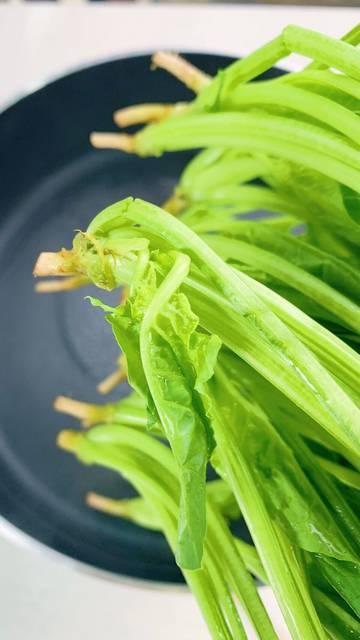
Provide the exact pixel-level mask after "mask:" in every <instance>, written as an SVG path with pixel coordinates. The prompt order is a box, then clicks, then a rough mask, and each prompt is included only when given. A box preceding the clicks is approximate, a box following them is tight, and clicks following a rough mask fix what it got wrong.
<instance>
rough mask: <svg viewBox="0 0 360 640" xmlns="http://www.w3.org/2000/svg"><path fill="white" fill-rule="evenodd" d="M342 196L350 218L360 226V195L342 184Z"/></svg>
mask: <svg viewBox="0 0 360 640" xmlns="http://www.w3.org/2000/svg"><path fill="white" fill-rule="evenodd" d="M341 194H342V197H343V202H344V207H345V209H346V211H347V212H348V214H349V216H350V217H351V218H352V219H353V220H354V221H355V222H356V223H357V224H360V193H358V192H357V191H354V190H353V189H350V188H349V187H347V186H346V185H344V184H342V185H341Z"/></svg>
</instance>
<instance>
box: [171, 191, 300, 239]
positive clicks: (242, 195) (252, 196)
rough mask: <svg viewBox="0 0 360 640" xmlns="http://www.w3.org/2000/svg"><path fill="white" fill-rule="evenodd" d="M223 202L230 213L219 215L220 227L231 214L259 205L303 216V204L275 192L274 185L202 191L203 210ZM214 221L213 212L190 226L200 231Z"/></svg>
mask: <svg viewBox="0 0 360 640" xmlns="http://www.w3.org/2000/svg"><path fill="white" fill-rule="evenodd" d="M194 202H196V200H195V201H194ZM220 205H222V206H223V207H224V209H225V210H226V211H227V215H222V216H220V215H218V216H217V218H216V228H219V229H221V228H222V226H223V225H226V224H228V223H229V217H231V218H230V219H232V220H233V215H234V213H236V214H239V213H244V212H249V211H254V210H257V209H264V210H266V211H271V212H274V213H283V214H285V215H291V216H296V217H297V218H300V219H301V218H303V217H304V215H303V213H304V211H303V207H302V206H301V204H299V203H296V202H294V201H293V200H291V198H287V197H286V196H282V195H280V194H277V193H275V192H274V191H273V190H272V189H269V188H267V187H260V186H255V185H246V186H237V185H235V186H230V185H229V186H222V187H217V188H215V187H214V188H212V187H210V188H209V189H208V191H207V193H205V192H204V193H203V199H202V202H201V209H202V210H204V209H206V210H209V207H212V208H214V207H216V206H220ZM229 205H230V206H229ZM181 219H182V220H183V221H186V220H187V216H186V213H185V214H184V215H183V216H182V218H181ZM211 223H212V218H211V217H210V215H208V216H206V217H205V216H203V217H202V218H201V220H200V223H198V224H197V225H196V226H195V224H193V223H192V224H191V228H192V229H194V230H195V231H196V232H197V233H199V231H207V230H208V229H210V230H211ZM189 224H190V223H189Z"/></svg>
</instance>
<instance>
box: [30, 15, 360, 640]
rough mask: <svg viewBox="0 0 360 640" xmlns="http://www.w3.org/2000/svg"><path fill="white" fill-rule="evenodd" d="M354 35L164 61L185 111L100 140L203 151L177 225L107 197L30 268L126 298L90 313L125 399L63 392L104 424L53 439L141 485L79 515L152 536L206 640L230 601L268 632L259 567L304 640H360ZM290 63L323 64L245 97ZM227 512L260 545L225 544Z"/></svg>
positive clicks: (151, 151)
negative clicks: (203, 60) (123, 372)
mask: <svg viewBox="0 0 360 640" xmlns="http://www.w3.org/2000/svg"><path fill="white" fill-rule="evenodd" d="M359 41H360V28H359V26H358V25H357V26H356V27H355V28H354V29H353V30H352V31H351V32H350V33H349V34H346V36H344V39H343V41H338V40H334V39H332V38H328V37H327V36H324V35H322V34H318V33H315V32H312V31H309V30H307V29H303V28H300V27H295V26H289V27H287V28H285V29H284V30H283V32H282V33H281V34H280V36H278V37H277V38H275V39H274V40H273V41H271V42H270V43H268V44H266V45H264V46H263V47H261V48H260V49H259V50H257V51H255V52H254V53H252V54H250V55H249V56H247V57H246V58H244V59H243V60H240V61H237V62H235V63H234V64H233V65H230V66H229V67H228V68H227V69H225V70H223V71H221V72H219V73H218V74H217V76H216V77H215V78H213V79H211V78H209V77H208V76H205V75H204V74H201V72H200V71H198V70H196V69H194V68H193V67H187V63H186V62H185V61H181V60H179V59H178V58H176V57H175V58H174V56H173V57H172V58H171V56H170V58H171V60H172V63H173V64H175V66H176V68H177V71H176V70H175V74H177V75H179V76H182V77H184V80H185V81H187V84H189V85H190V86H192V87H194V88H195V90H196V92H197V97H196V98H195V100H194V101H193V102H192V103H189V104H187V105H180V106H175V107H174V108H171V106H169V105H167V106H166V108H161V105H157V106H158V107H159V108H157V109H155V111H156V117H155V115H154V114H155V111H154V109H151V108H147V107H149V105H148V106H147V105H140V107H139V106H138V107H137V118H138V120H137V122H139V121H140V120H139V118H140V116H139V113H140V111H141V112H142V115H141V118H143V119H144V120H146V117H148V118H149V120H150V121H151V119H153V120H154V119H155V120H157V123H156V124H151V125H150V126H147V127H145V128H144V129H142V130H140V131H139V132H138V133H136V134H135V136H129V135H127V134H110V135H108V136H107V137H106V140H104V139H101V134H96V135H95V136H93V137H92V140H93V141H94V143H95V144H97V143H98V146H106V145H107V144H110V146H113V147H115V148H119V149H123V150H126V151H132V152H136V153H138V154H140V155H159V154H161V153H162V152H164V151H176V150H180V149H197V148H203V151H201V152H200V153H199V154H198V155H197V156H196V157H195V158H194V159H193V160H192V161H191V162H190V163H189V165H188V166H187V167H186V169H185V171H184V172H183V174H182V176H181V177H180V180H179V184H178V185H177V187H176V188H175V190H174V192H173V194H172V195H171V197H170V198H169V200H168V201H167V202H166V203H165V209H167V210H168V211H169V213H165V211H163V210H161V209H160V208H158V207H155V206H154V205H150V204H148V203H145V202H143V201H141V200H133V199H131V198H128V199H126V200H123V201H121V202H118V203H115V204H114V205H112V206H111V207H108V208H107V209H105V210H104V211H102V212H101V213H100V214H98V215H97V216H96V217H95V218H94V220H93V221H92V222H91V223H90V225H89V227H88V229H87V230H86V231H85V232H80V233H78V234H77V235H76V236H75V239H74V242H73V248H72V249H71V250H69V251H67V250H64V249H63V250H62V251H61V252H59V254H55V255H52V254H45V259H40V260H39V264H38V266H37V268H36V273H38V274H42V275H46V273H51V274H52V275H54V274H57V273H58V274H59V275H62V276H63V275H66V274H69V275H70V276H71V277H72V278H74V277H75V279H76V282H77V284H79V283H80V282H81V283H83V282H92V283H94V284H95V285H96V286H98V287H99V288H102V289H107V290H112V289H115V288H117V287H120V286H122V285H126V286H127V287H128V290H129V295H128V298H127V300H126V301H125V300H122V301H121V303H120V304H119V306H117V307H114V308H112V307H109V306H108V305H105V304H103V303H102V302H101V301H99V300H95V299H91V302H92V303H93V304H94V305H95V306H99V307H100V308H102V309H103V311H104V312H105V314H106V317H107V320H108V322H110V324H111V326H112V329H113V333H114V337H115V339H116V341H117V343H118V345H119V347H120V349H121V350H122V351H123V354H124V356H122V357H126V362H127V371H128V380H129V383H130V385H131V386H132V388H133V389H134V391H135V393H134V394H133V395H132V396H131V397H130V398H129V399H125V400H121V401H119V402H117V403H112V404H105V405H96V404H86V403H81V402H78V401H73V400H71V399H66V398H61V397H60V398H58V399H57V401H56V408H58V409H59V410H61V411H64V412H65V413H70V414H71V415H75V416H76V417H78V418H79V419H80V420H81V421H82V422H83V424H84V425H85V426H91V425H93V424H97V423H100V426H97V427H93V428H92V429H90V430H89V431H87V432H83V433H82V434H74V433H69V432H65V434H64V433H63V434H62V435H61V436H60V444H62V446H64V447H65V448H68V449H70V450H72V451H73V452H75V453H76V455H77V456H78V457H79V459H80V460H82V461H83V462H85V463H90V464H94V463H95V464H101V465H103V466H106V467H108V468H110V469H113V470H115V471H117V472H120V473H122V474H123V475H124V476H125V477H126V478H127V479H128V480H130V481H131V482H132V484H133V485H134V487H135V488H136V489H137V491H138V493H139V494H140V496H139V497H137V498H135V499H132V500H120V501H114V500H109V499H107V498H103V497H101V496H97V495H96V494H91V496H90V498H89V500H90V504H92V505H93V506H94V507H95V508H98V509H101V510H104V511H105V512H107V513H108V514H110V513H111V514H114V515H117V516H121V517H125V518H128V519H131V520H132V521H134V522H136V523H138V524H140V525H141V526H147V527H149V528H153V529H160V530H162V531H163V532H164V534H165V536H166V537H167V539H168V541H169V544H170V546H171V548H172V549H173V551H174V553H175V555H176V558H177V561H178V564H179V565H180V567H181V568H182V570H183V573H184V576H185V578H186V580H187V581H188V584H189V585H190V588H191V589H192V590H193V592H194V594H195V596H196V598H197V600H198V602H199V605H200V607H201V609H202V611H203V614H204V617H205V619H206V621H207V624H208V626H209V630H210V633H211V635H212V637H213V638H214V639H215V640H223V639H224V638H225V639H226V638H228V639H229V640H230V638H240V639H243V638H246V632H245V630H244V627H243V624H242V622H241V619H240V617H239V614H238V611H237V608H236V605H235V602H234V600H233V598H232V593H234V594H235V595H236V597H237V599H238V600H239V602H240V603H241V605H242V607H243V609H244V611H245V612H246V614H247V616H248V617H249V619H250V620H251V622H252V624H253V627H254V629H255V630H256V632H257V635H258V637H259V638H261V639H263V640H268V639H272V638H276V634H275V632H274V630H273V628H272V625H271V622H270V620H269V617H268V615H267V613H266V611H265V609H264V607H263V605H262V603H261V600H260V599H259V596H258V594H257V591H256V586H255V584H254V581H253V579H252V577H251V576H250V574H249V571H250V572H251V573H253V574H255V575H258V576H259V577H260V578H261V579H262V580H263V581H266V582H268V583H269V584H270V586H271V587H272V589H273V592H274V594H275V596H276V598H277V600H278V603H279V605H280V608H281V610H282V613H283V616H284V619H285V621H286V623H287V625H288V628H289V631H290V633H291V637H292V638H294V639H295V640H304V639H306V640H317V639H325V638H328V637H330V638H333V639H335V640H344V639H347V638H356V637H360V626H359V621H358V618H359V616H360V602H359V588H358V585H359V582H360V555H359V552H360V533H359V532H360V527H359V517H358V514H359V506H360V505H359V487H360V483H359V470H360V392H359V386H358V381H359V375H360V356H359V353H358V351H359V340H360V337H359V336H360V307H359V303H360V284H359V283H360V279H359V267H360V260H359V246H360V226H359V222H360V214H359V211H360V206H359V203H360V200H359V192H360V189H359V184H360V182H359V177H360V155H359V151H360V125H359V121H358V113H359V111H360V88H359V87H360V52H359V50H358V49H357V48H356V45H357V44H358V43H359ZM291 52H297V53H300V54H302V55H305V56H306V57H308V58H310V59H311V60H313V62H312V63H311V64H310V65H309V66H308V67H306V68H305V70H304V71H302V72H300V73H294V74H289V75H287V76H285V77H281V78H275V79H272V80H265V81H261V82H257V83H255V84H248V83H249V81H250V80H252V79H254V78H256V76H257V75H258V74H259V73H260V72H262V71H264V70H266V69H267V68H268V67H269V66H270V65H271V64H273V63H275V62H277V61H278V60H279V59H280V58H281V57H283V56H285V55H289V54H290V53H291ZM163 55H164V56H165V58H166V55H167V54H163ZM170 67H171V65H170ZM170 67H169V68H170ZM179 69H181V72H179ZM187 73H190V75H191V74H193V76H194V74H195V76H196V78H197V81H196V82H195V81H194V82H190V80H189V78H187V80H186V74H187ZM150 106H151V105H150ZM155 106H156V105H155ZM130 111H131V108H130ZM146 114H147V116H146ZM151 114H152V115H151ZM130 120H131V118H130ZM254 181H256V182H254ZM259 209H260V212H259V211H258V210H259ZM254 212H257V213H256V218H257V219H256V221H254V220H253V219H251V217H252V216H253V214H254ZM170 214H173V215H170ZM175 216H179V219H177V218H176V217H175ZM52 261H53V262H52ZM44 265H45V267H44ZM68 284H69V281H68ZM70 286H71V283H70ZM50 289H51V287H50V288H49V290H50ZM101 423H103V424H101ZM104 423H105V424H104ZM166 444H168V445H170V448H169V447H167V446H166ZM209 466H212V467H213V468H214V469H215V470H216V471H217V473H218V474H219V475H220V477H221V479H219V480H217V481H215V482H213V483H209V482H206V476H207V469H208V467H209ZM234 501H235V504H234ZM239 513H241V516H242V517H243V518H244V520H245V522H246V524H247V526H248V528H249V531H250V534H251V537H252V539H253V543H254V546H249V545H247V544H246V543H245V542H243V541H236V540H235V539H234V537H233V536H232V534H231V533H230V530H229V527H228V524H227V522H226V520H225V518H232V517H237V516H238V515H239Z"/></svg>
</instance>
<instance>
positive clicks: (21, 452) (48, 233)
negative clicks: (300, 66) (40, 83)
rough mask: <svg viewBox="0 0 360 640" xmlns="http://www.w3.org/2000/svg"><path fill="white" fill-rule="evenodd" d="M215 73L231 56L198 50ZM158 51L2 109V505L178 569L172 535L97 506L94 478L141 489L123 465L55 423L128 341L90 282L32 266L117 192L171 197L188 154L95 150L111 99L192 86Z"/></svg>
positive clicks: (68, 549)
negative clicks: (69, 438)
mask: <svg viewBox="0 0 360 640" xmlns="http://www.w3.org/2000/svg"><path fill="white" fill-rule="evenodd" d="M189 58H190V59H191V60H192V61H193V62H194V63H195V64H196V65H198V66H199V67H200V68H202V69H204V70H205V71H207V72H208V73H211V74H213V73H215V71H216V70H217V69H218V68H220V67H224V66H226V65H227V64H228V63H229V62H230V59H229V58H225V57H220V56H214V55H202V54H196V55H190V56H189ZM149 68H150V58H149V56H138V57H133V58H126V59H122V60H116V61H111V62H107V63H105V64H100V65H97V66H94V67H91V68H88V69H84V70H82V71H79V72H76V73H73V74H71V75H68V76H66V77H64V78H61V79H60V80H57V81H55V82H53V83H51V84H49V85H47V86H46V87H44V88H43V89H40V90H39V91H37V92H36V93H34V94H32V95H30V96H28V97H26V98H24V99H23V100H21V101H20V102H18V103H17V104H16V105H14V106H12V107H10V108H9V109H8V110H7V111H5V112H4V113H3V114H1V116H0V172H1V180H0V183H1V189H0V291H1V315H0V335H1V348H0V349H1V350H0V354H1V365H0V382H1V399H0V513H1V514H2V515H3V516H4V517H5V518H6V519H7V520H8V521H10V522H11V523H12V524H14V525H15V526H16V527H18V528H19V529H21V530H23V531H24V532H26V533H27V534H30V535H31V536H33V537H34V538H36V539H37V540H39V541H41V542H43V543H45V544H46V545H48V546H49V547H51V548H53V549H55V550H57V551H60V552H62V553H64V554H66V555H68V556H71V557H72V558H75V559H77V560H81V561H83V562H86V563H89V564H90V565H93V566H96V567H99V568H101V569H105V570H109V571H112V572H115V573H118V574H123V575H127V576H133V577H138V578H146V579H151V580H161V581H168V582H176V581H179V580H181V576H180V572H179V570H178V569H177V567H176V566H175V564H174V562H173V560H172V557H171V554H170V551H169V549H168V547H167V545H166V543H165V541H164V539H163V538H162V536H161V535H159V534H156V533H152V532H149V531H146V530H144V529H140V528H138V527H136V526H133V525H132V524H130V523H128V522H125V521H122V520H117V519H114V518H111V517H107V516H105V515H102V514H99V513H96V512H94V511H92V510H91V509H89V508H87V507H86V506H85V505H84V501H83V499H84V495H85V493H86V492H87V491H88V490H95V491H98V492H99V493H103V494H105V495H109V496H113V497H123V496H127V495H129V494H131V491H130V489H129V486H128V485H127V484H126V483H125V482H124V481H123V480H122V479H121V478H120V477H118V476H116V475H115V474H114V473H109V472H107V471H105V470H103V469H97V468H93V467H84V466H82V465H80V464H79V463H78V462H77V461H76V460H75V459H74V458H73V457H72V456H70V455H67V454H65V453H63V452H61V451H59V450H58V449H57V448H56V446H55V437H56V434H57V432H58V431H59V429H60V428H61V427H64V426H73V425H74V424H75V423H72V421H71V420H67V419H66V417H61V416H59V415H58V414H55V413H54V412H53V410H52V401H53V399H54V397H55V396H56V395H57V394H60V393H61V394H65V395H71V396H74V397H75V398H79V399H83V400H89V401H94V396H95V385H96V383H97V382H98V381H99V380H100V379H101V378H102V377H103V376H105V375H106V374H107V373H109V371H110V370H111V368H112V366H113V363H114V362H115V358H116V356H117V349H116V346H115V344H114V341H113V339H112V336H111V334H110V328H109V327H108V326H107V324H106V323H105V322H104V321H103V318H102V317H101V315H102V314H100V313H98V312H96V310H94V309H92V308H90V306H89V305H88V304H87V303H86V302H84V300H83V298H84V295H85V293H87V292H79V291H78V292H72V293H68V294H57V295H54V294H50V295H36V294H35V293H34V292H33V279H32V275H31V273H32V268H33V264H34V261H35V258H36V256H37V254H38V253H39V252H40V251H41V250H49V251H51V250H57V249H58V248H60V247H61V246H70V245H71V240H72V236H73V230H74V229H79V228H81V229H84V228H86V226H87V225H88V223H89V222H90V220H91V219H92V217H93V216H94V215H95V214H96V213H97V212H98V211H100V210H101V209H102V208H104V207H105V206H107V205H108V204H110V203H112V202H115V201H116V200H119V199H121V198H123V197H125V196H128V195H133V196H139V197H142V198H145V199H147V200H150V201H151V202H155V203H158V204H160V203H161V202H162V201H164V199H165V198H166V197H167V196H168V195H169V193H170V191H171V188H172V186H173V185H174V183H175V181H176V179H177V177H178V176H179V173H180V171H181V169H182V167H183V166H184V164H185V163H186V161H187V159H188V158H189V156H188V155H187V154H169V155H167V156H165V157H162V158H159V159H146V160H143V159H139V158H136V157H133V156H128V155H125V154H122V153H118V152H112V151H95V150H93V149H91V147H90V145H89V143H88V136H89V132H90V131H92V130H93V129H97V130H100V131H101V130H104V131H106V130H111V129H114V125H113V123H112V112H113V111H114V110H115V109H116V108H119V107H121V106H125V105H128V104H133V103H139V102H147V101H148V102H151V101H169V102H174V101H178V100H187V99H189V98H191V96H190V94H189V93H188V92H187V91H186V89H184V88H183V87H182V85H181V84H180V83H178V82H177V81H176V80H174V79H173V78H172V77H171V76H169V75H168V74H166V73H165V72H162V71H157V72H156V73H152V72H150V70H149Z"/></svg>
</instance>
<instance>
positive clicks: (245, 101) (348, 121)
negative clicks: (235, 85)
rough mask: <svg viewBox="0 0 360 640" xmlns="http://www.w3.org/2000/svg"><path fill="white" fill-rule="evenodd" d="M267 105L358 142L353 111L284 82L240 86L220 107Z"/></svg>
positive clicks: (359, 128) (358, 129)
mask: <svg viewBox="0 0 360 640" xmlns="http://www.w3.org/2000/svg"><path fill="white" fill-rule="evenodd" d="M266 106H270V107H276V109H279V110H280V111H281V109H283V108H286V109H291V110H293V111H295V112H299V113H303V114H305V115H307V116H310V117H311V118H314V119H316V120H320V122H321V123H323V124H325V125H328V126H330V127H332V128H333V129H335V130H336V131H339V132H340V133H342V134H344V135H345V136H346V137H348V138H349V139H350V140H351V141H354V142H356V143H357V144H360V120H359V117H358V116H357V115H356V114H355V113H353V112H352V111H350V109H347V108H346V107H343V106H342V105H340V104H337V103H336V102H334V101H333V100H330V99H329V98H325V97H324V96H321V95H318V94H316V93H312V92H311V91H307V90H304V89H298V88H296V87H292V86H287V85H286V84H285V83H283V84H281V83H277V84H269V83H256V84H253V85H246V86H244V87H241V88H240V89H238V90H236V91H234V92H233V93H232V94H231V96H230V98H229V99H228V101H227V102H226V103H225V104H224V105H223V108H224V109H225V110H228V111H237V110H241V109H243V108H249V107H250V108H251V107H257V108H260V109H262V108H264V107H266Z"/></svg>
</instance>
